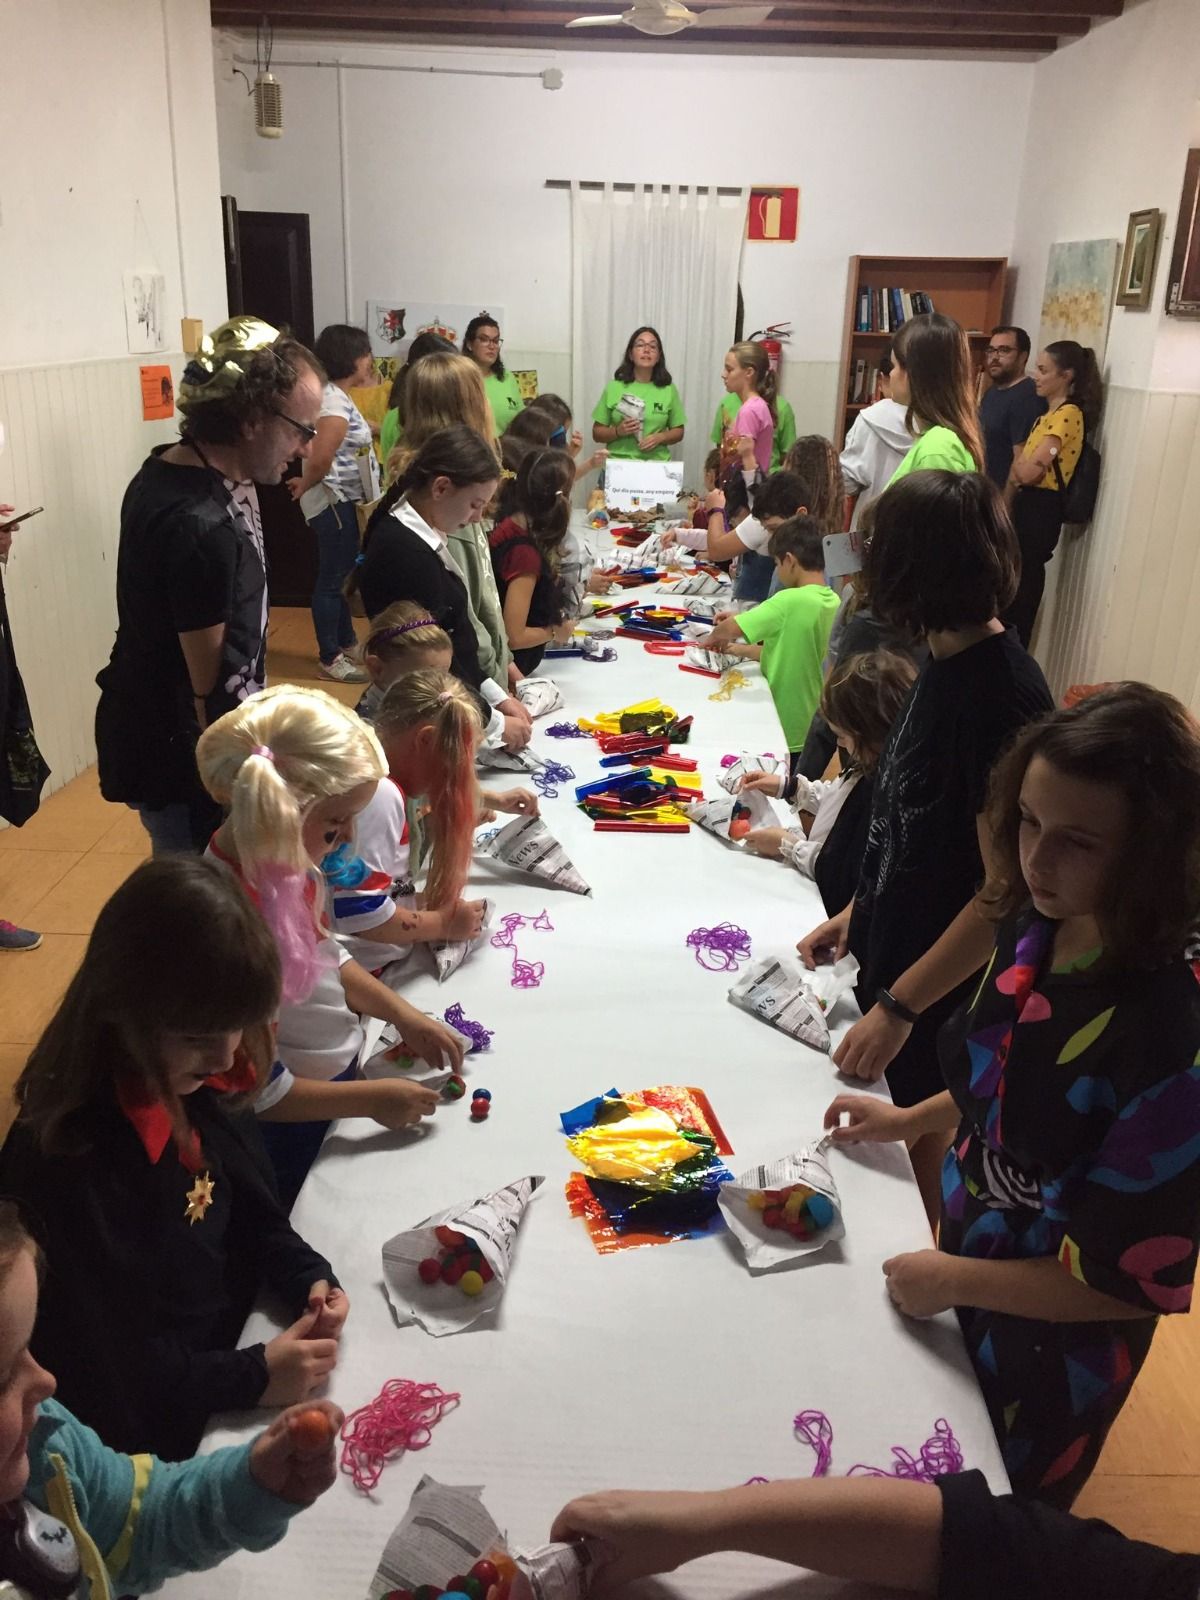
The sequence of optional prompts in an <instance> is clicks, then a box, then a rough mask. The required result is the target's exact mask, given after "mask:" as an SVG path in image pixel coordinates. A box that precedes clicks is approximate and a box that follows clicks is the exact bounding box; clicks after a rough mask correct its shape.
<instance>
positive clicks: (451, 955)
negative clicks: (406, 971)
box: [429, 900, 496, 983]
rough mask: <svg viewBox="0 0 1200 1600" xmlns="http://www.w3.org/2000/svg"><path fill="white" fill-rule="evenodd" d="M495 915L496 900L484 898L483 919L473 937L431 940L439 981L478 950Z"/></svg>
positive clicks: (443, 980) (431, 952)
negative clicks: (473, 951) (472, 952)
mask: <svg viewBox="0 0 1200 1600" xmlns="http://www.w3.org/2000/svg"><path fill="white" fill-rule="evenodd" d="M495 916H496V902H495V901H494V900H485V901H484V902H483V921H482V923H481V924H480V927H479V932H478V933H477V934H476V935H475V937H474V938H473V939H437V940H433V941H431V943H430V945H429V953H430V955H431V956H432V957H433V963H434V966H435V967H436V968H437V976H438V982H439V983H445V981H446V979H447V978H449V977H450V976H451V975H452V974H453V973H455V972H457V971H458V969H459V967H461V966H462V964H463V962H464V961H465V960H466V959H467V956H468V955H469V954H470V952H471V951H472V950H478V948H479V946H480V945H481V944H482V943H483V941H484V940H485V939H486V938H487V936H488V934H489V933H490V932H491V931H492V923H493V921H494V920H495Z"/></svg>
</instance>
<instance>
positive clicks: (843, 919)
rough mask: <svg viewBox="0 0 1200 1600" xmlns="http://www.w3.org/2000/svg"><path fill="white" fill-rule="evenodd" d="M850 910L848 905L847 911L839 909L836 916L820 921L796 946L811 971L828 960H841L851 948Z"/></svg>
mask: <svg viewBox="0 0 1200 1600" xmlns="http://www.w3.org/2000/svg"><path fill="white" fill-rule="evenodd" d="M850 910H851V908H850V907H849V906H847V908H846V909H845V911H839V912H838V914H837V916H836V917H830V918H829V920H828V921H827V922H819V923H818V924H817V926H816V927H815V928H814V929H813V931H812V932H811V933H809V934H806V935H805V936H804V938H803V939H801V940H800V943H799V944H798V945H797V946H796V949H797V951H798V952H799V954H800V959H801V961H803V963H804V965H805V966H806V967H807V968H808V970H809V971H810V972H812V971H813V970H814V969H815V968H817V967H820V966H824V965H825V964H826V963H827V962H830V961H840V960H841V959H842V957H843V956H844V955H845V954H846V952H847V950H848V949H849V948H850V946H849V943H848V940H849V937H850Z"/></svg>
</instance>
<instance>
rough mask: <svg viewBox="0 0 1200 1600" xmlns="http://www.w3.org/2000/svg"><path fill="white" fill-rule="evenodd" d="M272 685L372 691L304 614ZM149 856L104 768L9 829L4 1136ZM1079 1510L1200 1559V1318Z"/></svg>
mask: <svg viewBox="0 0 1200 1600" xmlns="http://www.w3.org/2000/svg"><path fill="white" fill-rule="evenodd" d="M269 669H270V676H271V681H272V682H274V683H279V682H295V683H319V684H320V687H322V688H325V689H328V690H330V692H331V693H333V694H335V695H336V696H337V697H338V699H340V700H344V701H346V702H347V703H348V704H353V703H354V701H355V700H357V698H358V696H359V694H360V693H361V690H360V689H359V688H358V687H356V686H354V685H346V686H342V685H338V684H329V683H327V682H324V681H323V680H320V679H318V678H317V676H316V665H315V654H314V651H313V644H312V631H311V623H310V621H309V617H308V613H307V612H304V611H286V610H284V611H277V612H275V613H273V615H272V624H271V636H270V650H269ZM147 854H148V850H147V846H146V840H145V836H144V834H143V832H142V829H141V826H140V824H139V823H138V821H137V819H136V818H135V817H134V816H133V814H132V813H131V812H129V811H127V810H126V809H125V808H123V807H121V806H112V805H108V804H106V802H105V801H104V800H103V799H101V797H100V792H99V789H98V787H97V781H96V773H95V769H94V768H93V769H91V770H89V771H88V772H85V773H84V774H83V775H82V776H81V777H79V778H76V779H75V781H74V782H73V783H70V784H68V785H67V786H66V788H64V789H62V790H61V791H60V792H59V793H58V794H56V795H54V796H52V798H51V799H50V800H48V801H47V802H46V803H45V804H44V805H43V806H42V809H41V811H40V812H39V813H38V815H37V816H36V817H35V818H34V819H33V820H32V821H31V822H30V823H28V824H27V825H26V826H25V827H24V828H21V829H16V828H9V829H6V830H4V831H0V916H5V917H8V918H10V919H12V920H13V921H15V922H20V923H22V924H24V925H25V926H26V927H34V928H37V929H39V930H40V931H41V932H42V933H43V934H44V940H43V943H42V947H41V949H40V950H37V951H34V952H32V953H30V954H27V955H2V956H0V1128H2V1127H6V1126H7V1122H8V1118H9V1116H10V1114H11V1112H10V1108H9V1104H8V1089H9V1086H10V1085H11V1083H12V1082H13V1080H14V1079H15V1077H16V1075H17V1073H18V1072H19V1071H20V1070H21V1067H22V1065H23V1063H24V1060H25V1057H26V1055H27V1053H28V1051H29V1047H30V1046H31V1045H32V1044H33V1043H34V1042H35V1041H36V1040H37V1038H38V1035H39V1033H40V1032H41V1030H42V1028H43V1027H44V1026H45V1024H46V1021H47V1019H48V1018H49V1017H50V1015H51V1014H52V1012H53V1010H54V1007H55V1005H56V1004H57V1003H58V1000H59V997H60V996H61V994H62V992H63V990H64V988H65V987H66V985H67V983H68V982H69V981H70V979H71V975H72V973H73V972H74V971H75V967H76V965H77V963H78V961H79V959H80V956H81V955H82V953H83V949H84V945H85V944H86V942H87V936H88V934H89V932H90V930H91V927H92V922H93V920H94V919H95V916H96V913H97V911H98V910H99V909H100V907H101V906H102V905H103V904H104V901H105V900H106V899H107V897H108V896H109V895H110V894H111V893H112V891H113V889H115V888H116V886H117V885H118V884H119V883H121V882H122V881H123V879H124V878H125V877H126V876H127V874H128V873H130V872H132V870H133V869H134V867H135V866H136V865H137V863H138V862H139V861H141V860H143V859H144V858H145V857H146V855H147ZM1076 1509H1077V1510H1078V1511H1079V1512H1081V1513H1082V1514H1085V1515H1089V1516H1100V1517H1105V1518H1107V1519H1108V1520H1109V1521H1111V1522H1113V1523H1115V1524H1116V1526H1117V1527H1119V1528H1121V1529H1123V1530H1124V1531H1125V1532H1126V1533H1129V1534H1132V1535H1135V1536H1137V1537H1138V1538H1142V1539H1150V1540H1154V1541H1156V1542H1158V1543H1160V1544H1165V1545H1169V1546H1170V1547H1172V1548H1174V1549H1178V1550H1194V1551H1200V1315H1195V1316H1190V1317H1169V1318H1167V1319H1165V1322H1164V1326H1163V1327H1162V1328H1161V1330H1160V1331H1159V1335H1158V1338H1157V1340H1156V1341H1155V1346H1154V1350H1153V1352H1152V1354H1151V1356H1150V1360H1149V1361H1148V1363H1147V1365H1146V1368H1145V1371H1144V1372H1143V1373H1142V1376H1141V1378H1140V1379H1139V1380H1138V1384H1137V1388H1136V1389H1135V1391H1134V1394H1133V1398H1132V1399H1131V1400H1130V1402H1129V1404H1128V1405H1127V1406H1126V1408H1125V1412H1124V1414H1123V1416H1122V1417H1121V1420H1120V1422H1119V1423H1118V1425H1117V1427H1116V1429H1115V1430H1114V1432H1113V1435H1112V1437H1111V1439H1110V1440H1109V1443H1108V1448H1107V1449H1106V1450H1105V1452H1104V1456H1103V1459H1102V1460H1101V1463H1100V1468H1099V1470H1098V1472H1097V1473H1096V1475H1095V1476H1094V1477H1093V1479H1092V1481H1091V1483H1090V1484H1089V1485H1088V1487H1087V1489H1086V1490H1085V1491H1084V1494H1083V1496H1082V1498H1081V1499H1080V1501H1079V1503H1078V1505H1077V1507H1076Z"/></svg>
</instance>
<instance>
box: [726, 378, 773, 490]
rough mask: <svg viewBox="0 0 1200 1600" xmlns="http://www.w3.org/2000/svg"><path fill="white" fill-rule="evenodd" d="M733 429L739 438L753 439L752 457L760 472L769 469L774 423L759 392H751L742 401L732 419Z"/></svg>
mask: <svg viewBox="0 0 1200 1600" xmlns="http://www.w3.org/2000/svg"><path fill="white" fill-rule="evenodd" d="M733 431H734V434H735V435H736V437H737V438H739V439H753V440H754V459H755V461H757V462H758V470H759V471H760V472H764V473H765V472H769V471H770V470H771V445H772V443H773V441H774V438H775V423H774V421H773V420H772V418H771V408H770V406H769V405H768V404H767V402H766V401H765V400H764V399H763V397H762V395H760V394H752V395H751V396H750V398H749V399H748V400H745V401H743V402H742V408H741V410H740V411H739V412H738V414H737V416H736V417H735V418H734V419H733Z"/></svg>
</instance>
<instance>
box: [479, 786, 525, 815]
mask: <svg viewBox="0 0 1200 1600" xmlns="http://www.w3.org/2000/svg"><path fill="white" fill-rule="evenodd" d="M483 798H484V800H485V801H486V803H487V804H488V805H489V806H491V807H492V809H493V810H494V811H503V812H504V814H505V815H506V816H510V817H536V816H537V815H538V797H537V795H536V794H534V793H533V791H532V790H530V789H485V790H484V791H483Z"/></svg>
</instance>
